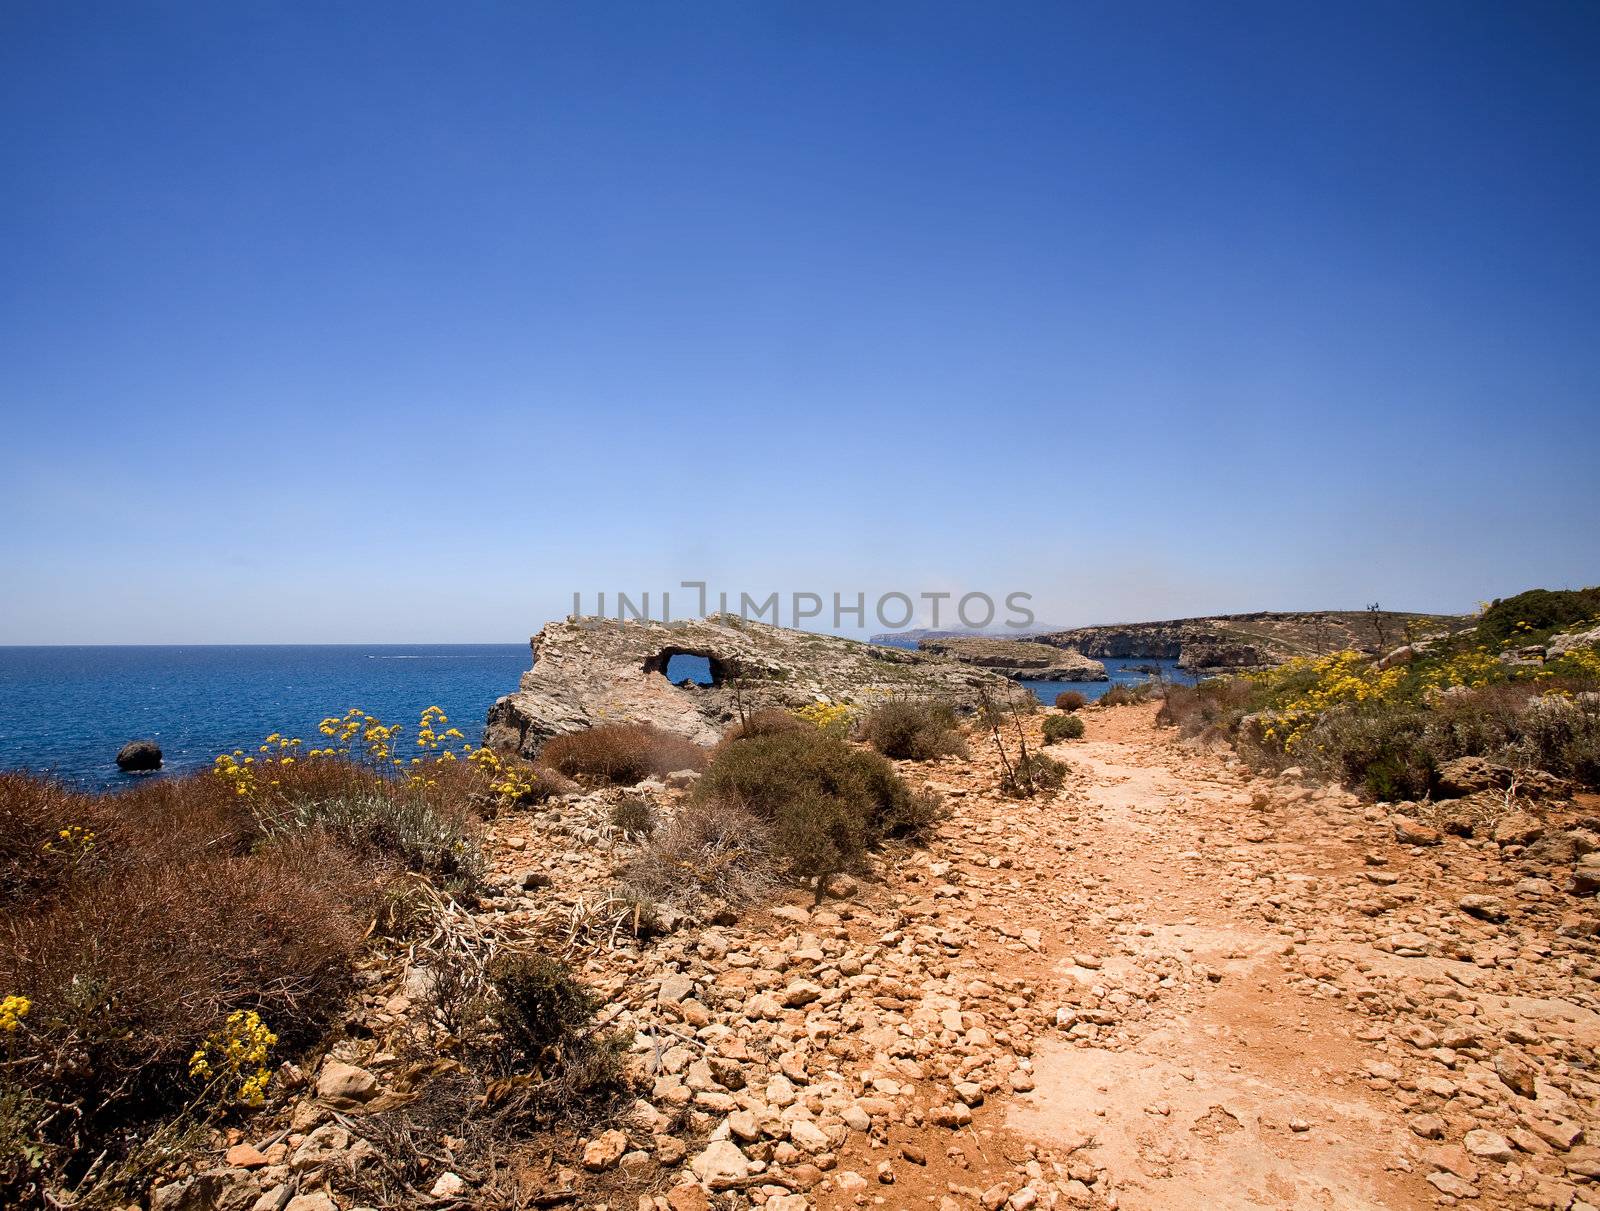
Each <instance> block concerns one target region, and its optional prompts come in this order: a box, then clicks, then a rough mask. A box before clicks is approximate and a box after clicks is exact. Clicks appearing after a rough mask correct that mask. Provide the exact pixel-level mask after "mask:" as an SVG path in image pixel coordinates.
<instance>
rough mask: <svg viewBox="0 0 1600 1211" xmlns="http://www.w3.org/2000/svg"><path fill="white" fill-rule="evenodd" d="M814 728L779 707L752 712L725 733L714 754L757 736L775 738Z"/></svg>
mask: <svg viewBox="0 0 1600 1211" xmlns="http://www.w3.org/2000/svg"><path fill="white" fill-rule="evenodd" d="M812 726H814V725H812V724H810V723H807V722H806V721H805V720H804V719H801V718H799V717H798V716H796V715H793V714H790V713H789V712H788V711H781V710H779V709H778V708H777V707H766V708H764V709H762V710H759V711H754V712H752V713H751V714H750V715H748V716H746V717H745V719H744V720H743V722H740V723H736V724H734V725H733V726H732V727H730V728H729V729H728V730H727V731H726V732H724V733H723V735H722V740H721V741H720V742H719V743H718V744H717V747H716V749H715V750H714V752H715V753H720V752H721V751H722V750H723V749H724V748H726V747H727V746H728V745H730V744H733V743H735V742H736V741H739V740H750V739H752V738H754V737H756V736H773V735H777V734H779V733H781V732H803V731H806V730H807V729H809V728H811V727H812Z"/></svg>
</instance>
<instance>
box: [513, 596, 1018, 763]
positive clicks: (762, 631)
mask: <svg viewBox="0 0 1600 1211" xmlns="http://www.w3.org/2000/svg"><path fill="white" fill-rule="evenodd" d="M532 643H533V661H534V663H533V667H532V668H531V669H529V670H528V671H527V672H526V673H524V674H523V675H522V685H521V688H520V689H518V690H517V691H516V692H515V693H513V694H508V695H506V696H505V697H504V698H501V699H500V700H499V701H497V702H496V703H495V704H494V706H492V707H491V708H490V709H489V719H488V726H487V728H486V730H485V732H484V743H485V744H487V745H489V746H490V747H491V748H495V749H499V750H502V751H516V752H520V753H522V754H523V755H525V756H533V755H534V754H535V753H537V752H538V750H539V748H540V746H542V745H543V744H544V742H545V741H546V740H548V739H550V738H551V737H552V736H557V735H560V734H561V733H563V732H572V731H578V730H581V729H582V728H585V727H589V726H592V725H593V724H596V723H617V722H641V723H652V724H655V725H656V726H657V727H661V728H665V729H666V730H668V731H671V732H675V733H677V734H678V735H682V736H687V737H689V738H690V739H691V740H694V741H696V742H698V743H701V744H709V743H712V742H714V741H715V740H716V739H717V738H718V737H719V736H721V734H722V732H723V731H724V730H726V728H727V727H728V725H729V724H730V723H731V722H733V721H734V720H735V719H736V718H737V717H738V713H739V709H740V707H741V705H742V706H743V707H744V709H746V710H750V709H755V708H759V707H763V706H777V707H795V706H803V705H805V704H806V703H809V702H818V701H826V702H840V703H847V704H859V705H868V704H871V703H872V702H874V701H881V700H882V699H885V698H889V697H894V696H904V695H929V696H937V697H941V698H948V699H951V700H953V701H955V702H956V703H958V704H961V705H966V706H971V705H975V704H976V702H977V700H978V698H979V697H980V695H981V694H983V693H987V694H988V695H989V696H990V697H992V698H995V699H1001V700H1005V699H1017V700H1019V701H1020V700H1022V699H1023V698H1024V697H1026V691H1025V690H1023V689H1021V688H1020V687H1017V686H1014V685H1012V684H1011V683H1010V682H1009V681H1007V680H1006V679H1005V678H1004V677H1002V676H1001V675H1000V674H998V673H993V672H989V671H987V670H985V669H979V668H974V667H972V666H970V665H965V664H961V663H958V662H957V661H954V660H950V659H947V658H945V657H941V656H935V655H930V654H928V653H924V652H910V651H905V650H903V649H899V648H888V647H877V646H874V645H872V644H866V643H860V642H858V641H856V640H853V639H840V638H838V637H837V636H833V635H816V634H812V633H810V632H807V631H791V630H787V629H785V628H783V627H775V626H769V625H767V624H766V623H760V622H749V621H745V620H743V619H740V618H737V617H735V616H733V615H725V614H724V615H713V616H712V617H710V618H706V619H703V620H698V621H694V622H683V623H672V624H670V625H666V624H662V623H657V622H635V621H629V622H618V621H615V620H611V619H599V618H579V619H567V620H566V621H564V622H552V623H550V624H549V625H547V626H546V627H544V628H543V629H542V630H541V631H540V632H539V633H538V634H537V635H535V636H534V637H533V641H532ZM677 655H689V656H701V657H704V658H705V659H706V660H707V662H708V663H709V665H710V668H711V679H712V684H710V685H697V684H694V683H692V682H690V683H687V684H674V683H673V682H671V681H669V680H668V679H667V675H666V671H667V664H668V662H669V661H670V660H671V659H672V657H674V656H677Z"/></svg>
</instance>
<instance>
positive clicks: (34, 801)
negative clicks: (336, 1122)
mask: <svg viewBox="0 0 1600 1211" xmlns="http://www.w3.org/2000/svg"><path fill="white" fill-rule="evenodd" d="M445 722H446V721H445V719H444V716H443V712H441V711H438V710H437V708H430V710H429V711H428V712H425V713H424V715H423V718H422V720H420V721H419V727H418V729H417V738H418V739H420V740H421V744H420V745H419V746H418V747H419V748H420V749H421V755H420V756H418V757H417V758H415V759H414V760H406V761H405V762H404V763H403V764H402V763H401V762H400V761H398V760H397V759H396V758H394V757H393V756H392V753H393V750H394V745H395V741H396V737H397V736H398V735H399V733H400V730H401V729H400V728H398V727H392V726H389V725H384V724H382V723H380V722H379V721H377V720H375V719H373V718H372V717H371V716H367V715H364V714H362V713H361V712H352V713H351V714H350V715H347V716H344V717H339V718H335V719H330V720H326V721H324V728H323V734H324V735H325V736H327V737H328V738H329V741H330V743H329V744H328V745H327V746H326V747H324V748H311V749H307V748H306V747H305V746H304V745H303V744H302V743H301V741H299V740H298V739H297V738H290V737H284V736H281V735H278V734H276V733H275V734H274V735H273V736H271V737H269V738H268V739H267V741H266V742H264V743H263V744H262V745H260V746H258V748H257V749H256V751H255V752H252V753H249V754H246V753H245V752H243V751H242V750H238V751H235V752H234V753H231V754H224V755H223V756H222V757H219V758H218V760H217V763H216V765H215V767H214V769H213V770H212V771H210V772H207V773H202V774H196V775H190V776H187V777H178V778H165V779H161V780H159V781H154V782H146V783H142V784H140V785H138V786H136V787H134V788H132V789H130V790H129V791H127V792H126V793H123V794H119V795H114V796H113V795H104V794H87V793H81V792H77V791H74V790H71V789H69V788H67V787H64V786H62V785H60V784H57V783H54V782H50V781H47V780H42V779H38V778H34V777H31V776H27V775H21V774H4V775H0V907H3V909H4V913H3V917H0V1005H4V1006H5V1009H4V1011H3V1015H4V1016H5V1020H4V1022H3V1023H0V1026H3V1028H4V1039H3V1043H4V1048H5V1050H4V1057H5V1064H4V1070H3V1072H4V1076H3V1079H0V1087H3V1088H0V1118H3V1119H4V1122H3V1123H0V1202H4V1203H5V1204H6V1205H8V1206H27V1205H31V1204H44V1203H65V1202H73V1203H75V1204H79V1205H85V1204H87V1205H92V1204H94V1203H96V1202H116V1203H123V1202H126V1201H128V1199H129V1198H131V1197H134V1196H136V1195H138V1194H141V1193H142V1190H143V1184H144V1183H145V1181H146V1180H147V1177H146V1172H147V1169H148V1167H149V1166H151V1165H153V1164H160V1163H164V1161H165V1160H168V1159H170V1158H171V1157H172V1156H173V1155H175V1150H177V1149H178V1147H179V1145H180V1144H181V1143H182V1142H183V1141H184V1140H185V1139H187V1138H188V1136H189V1135H190V1134H192V1133H193V1132H194V1131H196V1130H198V1129H200V1128H201V1127H203V1126H204V1125H205V1124H207V1123H208V1122H212V1121H214V1120H216V1119H217V1118H218V1117H219V1116H221V1115H224V1114H227V1113H236V1112H237V1110H238V1108H239V1107H246V1108H248V1107H250V1106H253V1105H257V1104H259V1103H260V1102H261V1101H262V1100H263V1098H265V1097H266V1096H268V1094H269V1081H270V1077H271V1074H272V1072H273V1071H274V1070H275V1069H276V1066H277V1063H278V1062H279V1061H280V1060H283V1059H286V1058H293V1057H294V1056H296V1055H297V1054H300V1053H302V1052H303V1051H305V1050H306V1049H307V1048H309V1047H312V1046H314V1045H316V1044H318V1043H320V1042H321V1041H322V1039H323V1037H324V1035H325V1032H326V1031H327V1030H328V1029H329V1028H330V1027H331V1026H332V1025H333V1024H334V1023H335V1022H336V1021H338V1020H339V1014H340V1012H341V1010H342V1008H343V1006H344V1004H345V1000H346V997H347V996H348V995H349V993H350V992H351V990H352V988H353V972H354V966H355V962H356V960H357V958H358V957H359V956H360V955H361V954H362V953H363V952H364V951H365V949H366V947H367V946H368V944H369V943H368V940H367V939H368V938H369V937H370V936H374V935H379V934H382V933H383V932H384V931H385V929H388V930H390V931H392V930H393V929H394V928H403V924H402V923H403V922H404V921H405V920H406V919H408V918H407V915H406V914H404V913H399V912H396V911H395V909H396V906H397V905H398V904H399V903H400V901H401V899H402V898H401V897H398V896H396V895H395V894H394V890H393V889H394V888H395V887H396V886H397V885H398V884H399V882H400V881H401V880H402V879H404V880H406V881H407V882H408V883H410V884H422V883H425V882H428V881H431V882H432V883H433V884H435V885H437V886H441V887H448V888H451V889H453V890H454V891H455V892H456V893H457V894H460V895H465V896H470V895H472V894H474V892H475V886H476V881H477V878H478V875H479V870H480V867H479V862H480V857H479V844H478V837H477V831H476V827H475V825H474V824H473V809H474V807H475V806H485V807H487V806H491V805H493V804H494V803H497V802H499V801H500V800H501V794H500V792H499V791H497V790H496V789H494V788H493V786H492V781H493V777H492V775H491V774H490V773H489V772H488V771H487V770H486V769H485V768H484V767H483V766H482V765H481V764H480V763H478V762H476V761H474V760H472V759H471V757H472V755H473V754H471V753H470V746H467V745H465V744H464V743H463V744H462V745H461V746H460V751H461V752H462V754H463V755H462V756H461V757H458V756H457V753H456V751H455V746H454V745H452V744H451V743H450V742H451V741H455V740H458V739H459V733H453V729H448V728H446V727H444V726H443V725H444V723H445Z"/></svg>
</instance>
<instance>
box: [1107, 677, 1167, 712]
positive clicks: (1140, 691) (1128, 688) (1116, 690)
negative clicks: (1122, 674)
mask: <svg viewBox="0 0 1600 1211" xmlns="http://www.w3.org/2000/svg"><path fill="white" fill-rule="evenodd" d="M1159 688H1160V683H1158V682H1157V681H1155V680H1154V679H1153V678H1152V679H1151V680H1149V681H1141V682H1139V683H1138V684H1137V685H1114V686H1112V687H1111V688H1110V689H1109V690H1107V691H1106V692H1105V693H1104V694H1101V695H1100V697H1099V699H1098V700H1097V701H1096V702H1095V705H1096V706H1135V705H1137V704H1138V703H1141V702H1148V701H1149V700H1150V698H1151V696H1152V695H1154V694H1155V692H1156V690H1157V689H1159Z"/></svg>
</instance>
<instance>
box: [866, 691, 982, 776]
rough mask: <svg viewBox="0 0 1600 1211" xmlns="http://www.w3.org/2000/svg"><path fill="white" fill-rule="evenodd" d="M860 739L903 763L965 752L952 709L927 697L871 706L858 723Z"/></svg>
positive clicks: (958, 725)
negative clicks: (859, 723)
mask: <svg viewBox="0 0 1600 1211" xmlns="http://www.w3.org/2000/svg"><path fill="white" fill-rule="evenodd" d="M861 738H862V739H863V740H865V741H866V742H867V743H868V744H870V745H872V747H873V748H875V749H877V750H878V751H879V752H880V753H882V754H883V755H884V756H885V757H894V758H897V759H899V760H903V761H928V760H931V759H933V758H935V757H948V756H965V755H966V753H967V743H966V741H965V740H964V739H963V738H962V735H961V727H960V723H959V720H958V719H957V717H956V711H955V707H954V706H952V705H951V704H950V703H948V702H942V701H939V700H936V699H929V698H917V699H912V698H900V699H894V700H891V701H889V702H885V703H883V704H882V705H880V706H877V707H874V708H873V710H872V711H871V712H870V713H868V715H867V716H866V718H864V719H863V720H862V721H861Z"/></svg>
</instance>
